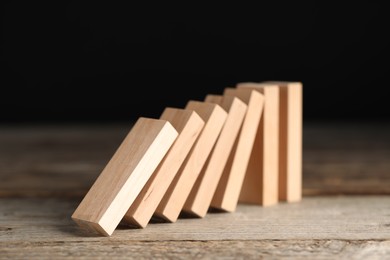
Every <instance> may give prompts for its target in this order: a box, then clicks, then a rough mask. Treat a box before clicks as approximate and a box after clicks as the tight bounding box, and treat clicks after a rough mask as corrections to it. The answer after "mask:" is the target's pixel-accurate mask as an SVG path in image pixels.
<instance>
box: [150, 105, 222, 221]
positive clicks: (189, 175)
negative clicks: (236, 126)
mask: <svg viewBox="0 0 390 260" xmlns="http://www.w3.org/2000/svg"><path fill="white" fill-rule="evenodd" d="M186 109H189V110H194V111H195V112H197V113H198V114H199V115H200V117H201V118H202V119H203V120H204V121H205V126H204V128H203V130H202V132H201V134H200V135H199V137H198V139H197V141H196V143H195V144H194V146H193V147H192V149H191V151H190V153H189V154H188V156H187V158H186V160H185V161H184V163H183V165H182V166H181V168H180V170H179V172H178V173H177V174H176V176H175V178H174V180H173V181H172V183H171V185H170V186H169V188H168V190H167V192H166V194H165V195H164V197H163V199H162V200H161V202H160V204H159V206H158V207H157V209H156V211H155V215H156V216H157V217H160V218H163V219H165V220H166V221H169V222H175V221H176V220H177V218H178V217H179V214H180V212H181V210H182V208H183V206H184V203H185V201H186V200H187V197H188V195H189V194H190V192H191V189H192V187H193V185H194V184H195V182H196V179H197V178H198V176H199V174H200V171H201V170H202V168H203V166H204V164H205V163H206V160H207V158H208V156H209V154H210V153H211V150H212V148H213V146H214V144H215V142H216V140H217V138H218V136H219V134H220V132H221V129H222V127H223V125H224V123H225V120H226V117H227V113H226V112H225V111H224V110H223V109H222V108H221V107H220V106H219V105H216V104H211V103H205V102H199V101H190V102H188V103H187V106H186Z"/></svg>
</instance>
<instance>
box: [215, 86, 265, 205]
mask: <svg viewBox="0 0 390 260" xmlns="http://www.w3.org/2000/svg"><path fill="white" fill-rule="evenodd" d="M224 95H225V96H235V97H238V98H239V99H241V100H242V101H243V102H244V103H245V104H247V112H246V115H245V118H244V122H243V124H242V127H241V130H240V134H239V137H238V138H237V139H236V142H235V144H234V148H233V150H234V152H233V153H231V154H230V156H229V159H228V162H227V164H226V166H225V169H224V171H223V174H222V176H221V178H220V181H219V184H218V187H217V189H216V191H215V193H214V197H213V199H212V202H211V207H213V208H218V209H222V210H225V211H234V210H235V209H236V207H237V202H238V198H239V195H240V191H241V187H242V183H243V181H244V177H245V172H246V169H247V166H248V162H249V158H250V155H251V152H252V148H253V144H254V141H255V137H256V133H257V128H258V126H259V122H260V118H261V114H262V111H263V104H264V97H263V95H262V94H260V93H259V92H258V91H254V90H250V89H233V88H227V89H225V92H224Z"/></svg>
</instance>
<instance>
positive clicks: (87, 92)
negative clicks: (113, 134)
mask: <svg viewBox="0 0 390 260" xmlns="http://www.w3.org/2000/svg"><path fill="white" fill-rule="evenodd" d="M127 2H128V3H127V4H116V3H113V2H111V1H107V2H106V3H104V4H100V3H96V2H93V3H90V4H85V3H79V2H78V1H75V2H65V3H58V2H57V1H51V2H46V3H36V2H35V1H29V2H27V3H23V4H22V3H20V2H17V1H13V2H9V3H3V4H2V5H3V7H2V16H3V21H2V59H1V60H2V63H3V64H2V65H3V66H4V67H3V69H2V72H1V74H2V75H1V77H0V80H1V83H0V84H1V85H0V86H1V94H0V97H1V103H0V111H1V112H0V122H3V123H4V122H32V121H33V122H61V121H83V122H91V121H117V120H133V119H135V118H137V117H139V116H153V117H156V116H159V114H160V113H161V112H162V110H163V108H164V107H166V106H174V107H183V106H184V105H185V104H186V102H187V100H189V99H203V97H204V96H205V95H206V94H207V93H221V92H222V91H223V89H224V88H225V87H227V86H233V85H234V84H235V83H237V82H241V81H263V80H291V81H302V82H303V83H304V117H305V120H307V121H310V120H343V121H345V120H388V119H389V111H390V109H389V107H388V103H389V102H388V99H389V98H388V96H387V95H386V94H385V92H384V90H386V88H387V87H388V84H389V83H388V80H387V78H388V74H389V65H388V64H389V50H388V48H389V40H388V36H389V32H390V30H389V28H388V26H387V22H388V21H387V20H388V19H387V16H388V13H387V12H386V9H385V8H384V7H383V6H381V5H379V4H376V3H371V2H373V1H371V2H370V3H368V2H367V3H365V4H360V3H359V4H357V3H353V4H350V5H348V6H340V5H333V6H328V5H326V6H325V5H321V4H317V3H313V2H315V1H311V2H308V3H305V4H297V3H293V2H292V1H290V2H289V3H288V4H286V3H285V4H282V3H275V4H267V5H260V6H247V7H243V6H228V5H226V4H224V5H223V6H216V7H213V6H202V7H200V6H196V5H194V6H189V5H188V6H180V5H172V6H168V5H167V4H166V3H164V5H160V6H159V5H155V4H151V3H147V4H145V5H144V6H135V5H132V4H130V2H132V1H127ZM294 2H295V1H294Z"/></svg>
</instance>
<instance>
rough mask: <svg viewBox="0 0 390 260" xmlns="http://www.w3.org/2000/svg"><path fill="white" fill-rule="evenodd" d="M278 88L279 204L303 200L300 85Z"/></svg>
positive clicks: (278, 83)
mask: <svg viewBox="0 0 390 260" xmlns="http://www.w3.org/2000/svg"><path fill="white" fill-rule="evenodd" d="M264 84H277V85H278V86H279V91H280V93H279V98H280V104H279V200H281V201H288V202H296V201H300V200H301V199H302V83H300V82H265V83H264Z"/></svg>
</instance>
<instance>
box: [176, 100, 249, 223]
mask: <svg viewBox="0 0 390 260" xmlns="http://www.w3.org/2000/svg"><path fill="white" fill-rule="evenodd" d="M205 101H206V102H210V103H216V104H219V105H221V106H222V108H223V109H225V110H226V111H228V116H227V119H226V122H225V124H224V126H223V128H222V131H221V134H220V135H219V137H218V140H217V142H216V144H215V146H214V149H213V151H212V153H211V155H210V157H209V159H208V161H207V163H206V165H205V167H203V169H202V171H201V173H200V174H199V177H198V179H197V180H196V183H195V185H194V187H193V188H192V190H191V193H190V195H189V196H188V198H187V201H186V203H185V204H184V207H183V211H185V212H187V213H190V214H192V215H196V216H198V217H204V216H205V215H206V213H207V210H208V208H209V206H210V203H211V200H212V198H213V196H214V193H215V190H216V189H217V186H218V182H219V180H220V178H221V176H222V173H223V170H224V168H225V165H226V163H227V160H228V158H229V155H230V153H231V152H232V149H233V145H234V142H235V141H236V139H237V137H238V134H239V131H240V128H241V125H242V122H243V120H244V117H245V113H246V108H247V106H246V105H245V103H244V102H242V101H241V100H240V99H238V98H236V97H233V96H225V97H223V98H222V96H215V95H208V96H207V97H206V100H205Z"/></svg>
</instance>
